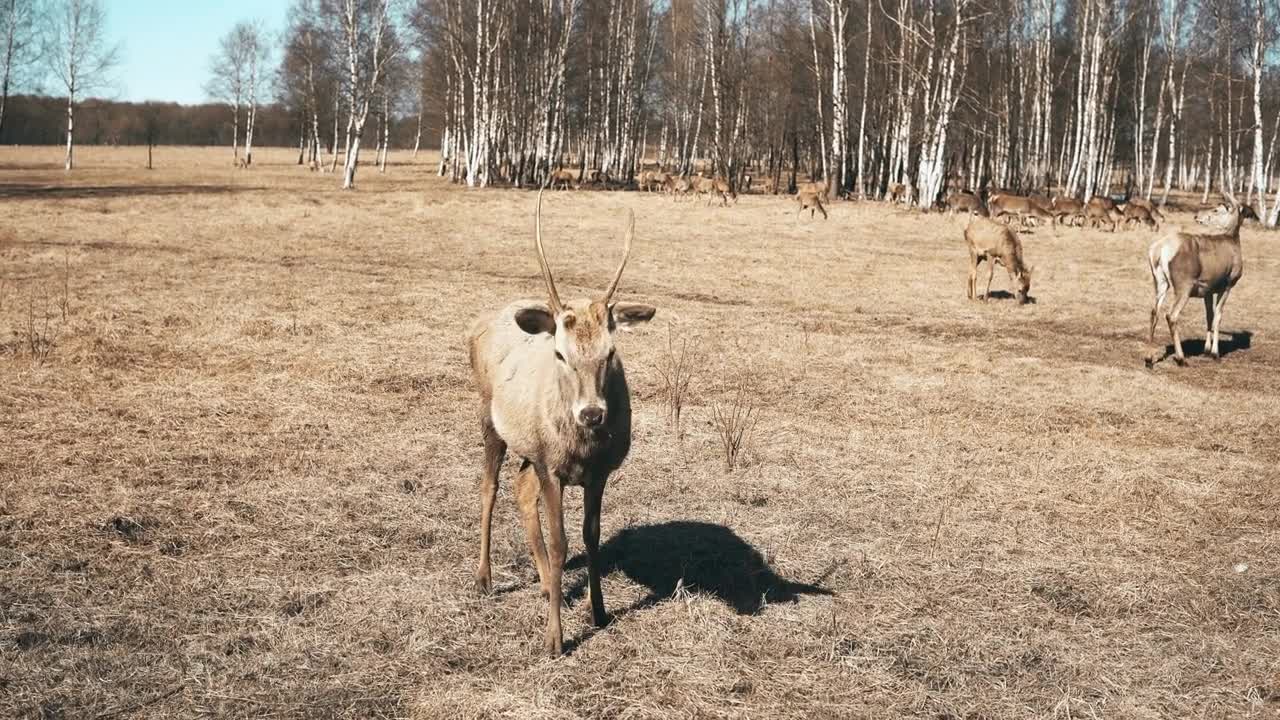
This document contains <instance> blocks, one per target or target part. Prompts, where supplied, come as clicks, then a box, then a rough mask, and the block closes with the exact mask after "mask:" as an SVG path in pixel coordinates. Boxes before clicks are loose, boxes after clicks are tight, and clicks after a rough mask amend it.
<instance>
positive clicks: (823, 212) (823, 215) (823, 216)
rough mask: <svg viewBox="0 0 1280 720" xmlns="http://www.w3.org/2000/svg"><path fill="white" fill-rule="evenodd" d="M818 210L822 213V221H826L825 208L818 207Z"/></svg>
mask: <svg viewBox="0 0 1280 720" xmlns="http://www.w3.org/2000/svg"><path fill="white" fill-rule="evenodd" d="M818 209H819V210H821V211H822V219H823V220H826V219H827V209H826V208H824V207H822V205H818Z"/></svg>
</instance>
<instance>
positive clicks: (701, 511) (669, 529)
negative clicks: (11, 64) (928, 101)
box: [0, 147, 1280, 719]
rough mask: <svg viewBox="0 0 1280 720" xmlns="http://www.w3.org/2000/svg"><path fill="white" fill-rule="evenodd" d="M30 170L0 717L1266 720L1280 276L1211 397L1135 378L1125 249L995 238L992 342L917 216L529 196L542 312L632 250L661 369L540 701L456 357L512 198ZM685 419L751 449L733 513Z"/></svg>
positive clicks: (15, 316) (643, 343) (6, 294)
mask: <svg viewBox="0 0 1280 720" xmlns="http://www.w3.org/2000/svg"><path fill="white" fill-rule="evenodd" d="M57 153H58V149H57V148H41V149H32V148H16V149H15V148H0V165H3V166H4V167H5V168H6V169H5V170H4V171H3V175H0V204H3V206H4V218H5V220H4V223H3V225H4V227H3V228H0V438H3V440H0V717H5V718H9V717H15V718H38V717H67V718H81V717H96V716H103V715H107V716H114V717H139V718H142V717H145V718H158V719H164V718H190V717H245V718H249V717H252V718H265V717H271V718H304V717H305V718H339V717H343V718H378V717H386V718H390V717H414V718H456V717H463V718H613V717H618V718H665V717H673V716H675V717H699V718H704V717H705V718H730V717H733V718H739V717H750V718H756V717H771V718H814V717H821V718H825V717H884V718H897V717H911V718H930V719H936V718H1017V717H1046V718H1048V717H1057V718H1067V717H1073V718H1086V717H1112V718H1139V719H1146V718H1184V717H1207V718H1270V717H1274V716H1275V715H1276V713H1277V711H1280V660H1278V659H1277V657H1278V656H1277V652H1276V648H1277V647H1278V646H1280V564H1278V561H1277V558H1278V557H1280V546H1278V545H1277V542H1278V540H1277V538H1280V521H1278V520H1277V518H1280V474H1278V473H1277V470H1276V468H1277V466H1280V444H1278V443H1277V442H1276V438H1277V437H1280V397H1278V396H1280V343H1277V342H1275V339H1276V338H1277V337H1280V261H1278V260H1277V258H1276V256H1275V253H1274V242H1273V240H1274V237H1275V236H1274V234H1273V233H1268V232H1263V231H1261V230H1259V229H1258V228H1256V227H1255V226H1253V225H1248V226H1246V227H1245V229H1244V231H1243V233H1242V235H1243V243H1244V251H1245V255H1246V265H1245V275H1244V277H1243V279H1242V280H1241V282H1240V284H1239V285H1238V286H1237V288H1236V290H1235V291H1234V292H1233V293H1232V296H1231V301H1230V303H1229V304H1228V305H1227V308H1226V316H1225V320H1224V338H1223V339H1224V340H1226V339H1227V337H1228V336H1230V337H1231V338H1232V342H1231V345H1230V350H1231V351H1230V352H1228V353H1227V355H1226V357H1224V358H1223V360H1222V362H1220V363H1215V362H1212V361H1209V360H1207V359H1204V358H1200V357H1197V356H1196V355H1195V352H1196V350H1198V338H1199V337H1200V329H1201V325H1200V323H1201V322H1202V317H1197V315H1198V312H1195V311H1196V310H1197V309H1198V308H1196V307H1192V306H1188V312H1187V313H1186V315H1185V316H1184V321H1183V329H1184V330H1185V331H1186V334H1187V335H1188V336H1190V337H1192V338H1196V340H1194V341H1192V342H1188V343H1187V345H1188V350H1189V351H1191V355H1190V357H1189V360H1190V363H1189V366H1188V367H1187V368H1185V369H1177V368H1173V367H1170V366H1169V365H1168V364H1166V363H1161V364H1158V365H1157V367H1156V368H1155V370H1154V371H1147V370H1146V369H1144V367H1143V363H1142V355H1143V350H1144V347H1143V343H1144V339H1145V338H1144V335H1145V332H1146V328H1145V325H1146V321H1147V313H1148V311H1149V309H1150V302H1151V299H1152V298H1151V281H1150V277H1149V276H1148V275H1147V270H1146V267H1145V263H1144V260H1143V250H1144V248H1145V247H1146V245H1147V244H1148V243H1149V242H1150V241H1151V239H1152V237H1151V234H1150V233H1148V232H1144V231H1137V230H1134V231H1130V232H1124V231H1121V232H1117V233H1115V234H1111V233H1107V232H1100V231H1086V230H1079V229H1074V228H1070V229H1068V228H1038V229H1036V230H1035V231H1033V232H1031V233H1027V234H1024V235H1022V239H1023V245H1024V248H1025V253H1026V255H1027V260H1028V261H1029V262H1030V263H1031V264H1032V265H1035V266H1037V268H1038V271H1037V272H1038V277H1037V278H1036V284H1035V296H1036V300H1037V302H1036V304H1034V305H1029V306H1025V307H1015V306H1014V304H1013V303H1012V302H1009V301H1002V300H994V301H992V302H990V303H986V304H982V303H972V302H969V301H967V300H966V299H965V298H964V292H963V287H964V277H965V274H966V271H967V268H966V257H965V250H964V245H963V241H962V239H961V227H962V223H960V222H959V221H957V222H954V223H953V222H949V221H948V220H947V219H946V217H945V216H939V215H932V214H931V215H922V214H919V213H913V212H906V211H902V210H898V209H891V208H888V207H887V206H885V205H884V204H881V203H854V202H849V203H837V204H836V205H835V206H834V207H832V208H831V218H830V220H829V221H828V222H827V223H824V224H810V223H793V222H791V221H790V219H789V218H790V216H791V215H793V214H794V205H793V204H791V203H790V201H789V199H788V198H785V197H773V196H761V195H746V196H743V197H742V198H741V201H740V202H739V203H738V205H737V206H734V207H730V208H718V207H712V208H706V207H704V206H703V204H702V203H673V202H671V201H670V200H669V199H666V198H663V197H661V196H658V195H653V194H646V193H611V192H585V191H584V192H567V193H561V192H557V193H553V194H550V195H548V196H547V197H546V198H545V205H544V208H543V212H544V214H545V216H546V217H545V218H544V222H545V225H546V227H547V228H549V229H551V228H558V229H561V233H560V234H558V235H555V236H554V243H551V242H549V244H552V245H553V247H552V248H550V249H549V254H552V255H554V258H559V260H558V261H556V260H554V259H553V264H555V266H556V270H557V276H558V277H559V278H562V280H561V282H562V283H563V288H562V292H563V293H564V294H565V295H566V296H567V295H570V294H587V293H588V292H598V291H599V289H600V287H601V286H602V284H603V283H604V282H605V281H607V279H608V277H609V274H610V272H611V271H612V270H613V269H614V263H615V262H616V261H617V257H618V252H619V244H620V241H621V237H620V234H619V232H618V230H619V223H618V218H619V217H621V215H622V214H623V212H622V211H623V210H625V209H626V208H628V207H629V208H633V209H634V210H635V212H636V216H637V223H636V229H637V239H636V245H635V252H634V253H633V256H632V258H631V262H630V264H629V267H628V271H627V275H626V278H624V282H623V291H622V292H623V293H624V294H625V295H627V296H628V297H627V298H624V299H628V300H636V301H643V302H647V303H652V304H654V305H656V306H657V307H658V308H659V313H660V317H661V318H667V319H670V320H671V321H672V322H674V323H676V327H677V331H676V332H675V333H674V334H668V333H666V332H664V331H663V330H662V329H661V327H660V326H656V325H651V326H650V327H648V328H647V329H639V330H637V331H636V332H633V333H627V334H626V335H625V337H624V338H622V339H621V340H620V342H621V343H622V345H623V348H622V349H623V352H624V353H625V357H626V362H627V371H628V380H629V382H630V383H631V386H632V390H633V405H634V417H635V432H634V443H633V446H632V452H631V456H630V457H629V458H628V460H627V462H626V464H625V465H624V466H623V467H622V469H621V470H620V471H619V472H618V473H617V474H616V475H615V476H613V478H612V479H611V480H610V484H609V491H608V496H607V501H606V505H605V511H604V516H603V519H602V520H603V528H602V554H603V555H604V556H605V557H606V558H607V562H606V573H605V576H604V579H603V583H604V590H605V597H606V600H607V602H608V606H609V609H610V611H611V612H613V613H614V614H615V617H616V619H615V621H614V622H613V624H612V625H610V626H609V627H607V628H604V629H602V630H598V631H597V630H594V629H593V628H592V627H591V625H590V622H589V617H588V612H587V609H586V603H585V602H583V599H582V594H583V593H582V590H581V588H583V587H584V586H585V584H586V578H585V567H584V565H583V562H584V561H583V558H582V557H581V556H580V553H581V545H580V544H579V543H578V542H577V541H576V539H577V537H579V533H578V528H577V520H576V518H579V517H580V516H581V515H580V513H581V502H582V501H581V495H580V493H578V492H577V491H576V490H574V489H570V490H569V491H568V492H567V493H566V505H567V513H566V514H567V516H568V517H569V518H570V522H569V525H570V527H569V528H567V529H568V532H569V536H570V538H571V548H570V553H571V554H576V555H575V557H573V558H572V560H571V561H570V563H569V568H568V570H567V573H566V578H567V579H566V586H567V587H568V589H569V591H570V592H569V597H570V599H571V606H570V608H569V609H568V610H567V611H566V613H565V630H566V634H567V635H568V637H569V638H570V639H572V647H573V652H572V653H571V654H569V655H567V656H566V657H563V658H560V659H557V660H547V659H545V658H543V657H542V656H541V654H540V653H539V652H538V651H539V646H540V637H539V634H540V631H541V627H542V623H543V622H544V617H543V613H544V611H545V603H544V601H543V600H542V598H541V596H540V593H539V591H538V587H537V581H536V579H535V573H534V570H533V567H532V564H531V562H530V559H529V552H528V550H527V549H526V548H525V544H524V539H523V531H522V529H521V526H520V522H519V519H518V517H517V516H516V513H515V503H514V501H513V499H512V498H511V497H510V496H511V493H512V488H511V484H510V478H511V477H512V476H513V473H512V471H513V469H514V467H512V466H514V465H515V464H516V463H517V462H518V460H517V459H515V458H512V459H511V461H510V462H509V463H508V465H509V466H508V467H507V468H504V471H503V475H502V478H503V480H502V488H501V493H502V495H503V497H501V498H500V499H499V502H498V508H497V514H496V518H495V532H494V546H493V560H494V568H493V570H494V576H495V577H494V579H495V582H496V585H497V586H498V587H499V588H500V589H501V592H499V593H498V594H496V595H494V596H491V597H479V596H477V595H475V594H474V593H472V592H471V591H470V590H469V588H470V587H471V574H472V572H473V570H474V565H475V561H476V551H477V549H476V525H477V522H476V521H477V516H478V510H477V503H476V495H477V487H476V477H477V472H478V468H479V467H480V457H481V447H480V442H479V440H480V438H479V433H478V432H477V431H476V425H475V422H476V398H475V396H474V392H473V390H472V389H471V387H470V384H469V380H468V373H467V359H466V351H465V347H464V343H463V341H462V338H463V337H464V334H465V330H466V328H467V326H468V325H469V324H470V323H471V321H472V320H473V319H474V317H475V316H476V315H477V314H478V313H480V312H482V311H489V310H494V309H497V308H499V307H501V306H502V305H504V304H506V303H507V302H509V301H510V300H512V299H515V298H519V297H540V296H541V293H542V291H541V283H540V281H539V280H538V274H537V273H538V269H537V264H536V261H535V260H534V258H533V255H532V253H531V245H532V211H533V195H532V194H531V193H529V192H523V191H514V190H488V191H471V190H467V189H464V188H458V187H452V186H449V185H447V184H445V183H442V182H441V181H440V180H439V179H438V178H436V177H435V176H434V175H433V173H432V172H431V170H432V166H431V158H427V157H421V158H419V159H418V160H417V161H416V162H415V161H410V159H409V158H408V157H407V156H397V157H395V158H393V160H394V161H396V162H393V163H392V166H391V167H390V168H389V171H388V173H387V174H386V175H381V174H379V173H376V172H365V171H363V170H362V172H361V174H360V177H359V180H358V181H359V183H360V186H361V189H360V190H359V192H356V193H342V192H340V191H339V190H337V188H336V184H337V179H336V178H335V177H333V176H332V175H323V174H319V173H309V172H307V171H306V170H305V169H303V168H301V167H299V166H297V165H295V164H293V163H292V160H293V159H296V149H295V150H293V151H289V150H287V149H280V150H271V149H268V150H266V151H265V152H263V153H262V154H261V156H260V157H259V160H260V162H255V164H254V170H253V172H251V173H244V172H236V171H235V170H234V169H233V168H231V166H230V165H231V163H230V152H229V150H223V149H210V150H203V149H182V148H156V150H155V164H156V169H155V170H154V171H151V172H145V171H143V170H142V169H141V168H142V167H143V165H144V164H145V159H146V149H145V148H132V149H131V148H114V149H109V148H89V147H86V148H84V149H83V150H82V152H81V158H82V160H83V163H84V164H83V165H82V167H81V168H80V169H77V170H76V171H75V172H73V173H71V174H66V173H63V172H62V171H61V170H58V169H56V168H57ZM255 155H257V153H255ZM365 170H368V168H365ZM45 188H52V189H51V190H45ZM1169 215H1170V218H1169V223H1170V224H1172V225H1178V224H1186V223H1188V222H1189V221H1190V218H1189V215H1188V214H1186V213H1182V212H1171V213H1169ZM695 229H696V231H694V230H695ZM691 231H694V232H692V233H691ZM551 239H552V237H550V236H549V237H548V240H549V241H550V240H551ZM571 258H573V259H572V260H571ZM730 269H731V270H730ZM1003 282H1005V280H1004V278H1003V276H1001V275H1000V274H998V275H997V284H996V286H995V289H996V290H1003V289H1007V288H1006V287H1005V286H1004V285H1003V284H1002V283H1003ZM690 288H697V289H698V292H696V293H691V292H689V289H690ZM46 298H47V300H46ZM61 298H65V299H66V302H65V304H64V303H63V302H62V301H61ZM766 309H767V312H765V310H766ZM46 323H47V325H46ZM33 325H34V328H33V327H32V326H33ZM33 330H34V332H33ZM33 336H39V337H40V338H48V340H49V341H48V342H47V343H46V342H45V341H44V340H38V341H37V344H38V346H39V347H40V348H48V352H47V353H44V355H43V357H41V356H39V354H38V353H36V354H33V353H32V351H31V348H30V344H29V343H30V338H31V337H33ZM686 338H687V351H688V352H687V354H685V353H684V350H685V348H686V344H685V339H686ZM1161 342H1167V341H1166V340H1164V339H1163V338H1162V339H1161ZM42 352H43V351H42ZM682 355H683V356H684V358H685V359H686V360H688V365H687V370H688V372H687V373H686V372H683V371H682V372H680V373H673V372H671V371H672V364H673V362H674V363H675V364H676V365H683V364H684V361H681V360H680V358H681V357H682ZM664 373H666V374H667V375H668V376H669V377H670V378H671V381H670V382H668V380H665V379H664ZM677 377H679V378H685V379H687V383H684V384H681V383H678V382H675V379H676V378H677ZM740 379H748V380H749V381H750V382H749V383H747V384H742V383H740V382H739V380H740ZM677 387H682V388H683V389H682V390H681V391H680V392H679V393H678V395H679V398H678V402H677V403H676V404H677V405H678V406H679V414H680V418H681V419H680V423H679V425H680V427H679V430H680V433H681V434H682V435H683V439H681V440H678V439H677V437H678V435H674V436H673V433H672V432H670V430H669V429H668V428H669V427H670V423H671V419H669V418H670V415H671V413H672V411H673V410H672V400H673V396H672V394H671V392H670V391H669V390H668V389H667V388H677ZM735 403H737V408H738V410H737V414H736V415H735V410H734V408H735ZM744 408H749V409H750V412H744ZM717 414H719V416H721V417H725V418H730V419H732V418H737V419H736V420H733V427H735V428H738V429H742V428H746V427H750V426H751V425H752V424H754V428H753V429H751V430H750V431H749V432H743V433H742V434H741V437H742V442H741V444H740V447H739V449H738V451H737V455H736V465H737V469H736V470H735V471H733V472H728V471H726V470H725V465H726V450H725V445H724V437H723V436H722V435H721V433H720V429H719V427H718V426H717V421H716V417H717ZM736 434H737V433H736V432H735V433H734V435H736Z"/></svg>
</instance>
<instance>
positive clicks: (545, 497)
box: [538, 467, 569, 655]
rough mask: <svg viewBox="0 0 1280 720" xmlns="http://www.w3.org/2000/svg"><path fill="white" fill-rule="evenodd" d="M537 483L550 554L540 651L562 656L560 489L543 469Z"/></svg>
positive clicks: (564, 547)
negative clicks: (543, 509) (540, 492)
mask: <svg viewBox="0 0 1280 720" xmlns="http://www.w3.org/2000/svg"><path fill="white" fill-rule="evenodd" d="M538 480H539V481H541V485H542V501H543V502H544V503H545V504H546V508H547V539H548V541H549V544H550V548H549V550H550V553H549V555H548V558H547V585H548V588H547V589H548V590H549V591H550V593H549V595H548V597H547V605H548V607H547V634H546V636H545V637H544V638H543V641H542V651H543V652H545V653H549V654H551V655H559V654H560V653H561V652H563V646H564V630H563V628H562V627H561V625H560V606H561V605H563V604H564V588H563V586H562V583H561V579H562V577H563V575H564V558H565V554H566V553H567V550H568V545H569V543H568V540H567V539H566V538H565V536H564V505H563V503H562V501H563V500H564V486H562V485H561V484H560V480H559V479H558V478H556V477H554V476H552V475H551V473H550V472H548V471H547V469H546V468H541V467H540V468H538Z"/></svg>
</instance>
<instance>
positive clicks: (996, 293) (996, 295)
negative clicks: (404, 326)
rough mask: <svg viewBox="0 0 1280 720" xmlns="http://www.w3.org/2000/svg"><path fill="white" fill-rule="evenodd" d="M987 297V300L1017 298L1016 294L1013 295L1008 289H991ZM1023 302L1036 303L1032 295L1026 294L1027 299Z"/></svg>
mask: <svg viewBox="0 0 1280 720" xmlns="http://www.w3.org/2000/svg"><path fill="white" fill-rule="evenodd" d="M987 299H989V300H1016V299H1017V296H1016V295H1014V294H1013V293H1011V292H1009V291H1008V290H992V291H991V294H990V295H989V296H988V297H987ZM1024 304H1026V305H1035V304H1036V299H1035V298H1034V297H1032V296H1030V295H1028V296H1027V301H1026V303H1024Z"/></svg>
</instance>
